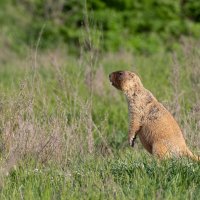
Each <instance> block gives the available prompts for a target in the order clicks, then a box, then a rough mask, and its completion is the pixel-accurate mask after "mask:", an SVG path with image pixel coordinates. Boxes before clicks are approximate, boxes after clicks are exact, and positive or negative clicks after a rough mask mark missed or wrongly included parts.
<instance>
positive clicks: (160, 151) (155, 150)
mask: <svg viewBox="0 0 200 200" xmlns="http://www.w3.org/2000/svg"><path fill="white" fill-rule="evenodd" d="M152 154H153V155H155V156H157V157H158V158H159V159H164V158H169V157H170V153H169V150H168V148H167V147H166V146H165V145H164V144H162V143H155V144H153V147H152Z"/></svg>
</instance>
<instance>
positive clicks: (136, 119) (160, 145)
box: [109, 71, 199, 160]
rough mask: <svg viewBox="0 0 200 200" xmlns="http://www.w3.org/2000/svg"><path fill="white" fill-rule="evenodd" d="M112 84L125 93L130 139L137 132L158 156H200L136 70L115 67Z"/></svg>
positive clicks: (193, 157)
mask: <svg viewBox="0 0 200 200" xmlns="http://www.w3.org/2000/svg"><path fill="white" fill-rule="evenodd" d="M109 78H110V81H111V82H112V85H113V86H114V87H116V88H117V89H119V90H122V91H123V93H124V94H125V95H126V98H127V101H128V110H129V132H128V137H129V143H130V145H131V146H133V145H134V140H135V138H136V135H137V134H138V135H139V138H140V140H141V142H142V144H143V146H144V147H145V148H146V150H147V151H148V152H149V153H151V154H153V155H156V156H158V157H159V158H164V157H171V156H176V157H179V156H188V157H191V158H192V159H194V160H199V158H198V157H197V156H195V155H194V154H193V153H192V152H191V151H190V150H189V149H188V147H187V146H186V143H185V140H184V137H183V134H182V132H181V129H180V128H179V126H178V124H177V122H176V121H175V119H174V118H173V116H172V115H171V114H170V113H169V112H168V111H167V109H166V108H165V107H164V106H163V105H162V104H161V103H159V102H158V101H157V100H156V98H155V97H154V96H153V95H152V94H151V92H149V91H148V90H147V89H145V88H144V87H143V85H142V83H141V81H140V79H139V77H138V76H137V75H136V74H134V73H133V72H129V71H116V72H113V73H111V74H110V75H109Z"/></svg>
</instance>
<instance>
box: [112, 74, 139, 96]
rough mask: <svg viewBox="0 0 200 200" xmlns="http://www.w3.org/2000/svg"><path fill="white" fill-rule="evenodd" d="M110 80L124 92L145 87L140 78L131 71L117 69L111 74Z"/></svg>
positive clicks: (135, 90)
mask: <svg viewBox="0 0 200 200" xmlns="http://www.w3.org/2000/svg"><path fill="white" fill-rule="evenodd" d="M109 79H110V82H111V83H112V85H113V86H114V87H116V88H117V89H119V90H122V91H123V92H125V93H127V92H137V91H140V90H141V89H142V87H143V85H142V83H141V81H140V78H139V77H138V76H137V75H136V74H134V73H133V72H130V71H116V72H113V73H111V74H110V75H109Z"/></svg>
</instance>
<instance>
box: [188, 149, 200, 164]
mask: <svg viewBox="0 0 200 200" xmlns="http://www.w3.org/2000/svg"><path fill="white" fill-rule="evenodd" d="M186 156H187V157H189V158H191V159H192V160H194V161H199V162H200V156H197V155H195V154H193V153H192V152H191V151H190V150H189V149H187V151H186Z"/></svg>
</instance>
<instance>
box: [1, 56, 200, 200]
mask: <svg viewBox="0 0 200 200" xmlns="http://www.w3.org/2000/svg"><path fill="white" fill-rule="evenodd" d="M52 53H53V54H55V55H56V56H55V57H56V60H57V62H58V63H57V64H55V63H56V62H55V63H54V62H52V57H51V56H49V54H45V53H44V52H43V53H40V54H38V60H37V68H36V69H35V70H33V68H32V67H31V66H34V63H32V64H31V63H25V64H24V60H23V59H22V60H20V59H19V60H17V61H16V62H15V60H14V61H13V60H12V59H10V60H9V59H8V63H7V64H6V65H5V66H2V67H1V68H0V88H1V100H0V134H1V145H0V147H1V172H0V175H1V179H0V186H1V187H0V189H1V193H0V199H6V200H7V199H199V198H200V184H199V183H200V165H199V163H196V162H192V161H191V160H187V159H181V160H166V161H162V162H161V161H158V160H156V159H155V158H153V156H151V155H149V154H148V153H146V152H145V150H144V149H143V147H142V146H141V144H140V142H139V140H137V142H136V147H135V148H134V149H132V148H130V147H129V145H128V142H127V130H128V113H127V104H126V99H125V97H124V96H123V95H122V94H121V93H120V91H117V90H116V89H114V88H113V87H112V86H111V85H110V83H109V81H108V74H109V73H110V72H112V71H114V70H119V69H127V70H133V71H136V72H137V73H138V74H139V75H140V77H141V79H142V81H143V83H144V85H145V87H146V88H148V89H149V90H151V91H152V92H153V94H154V95H155V96H156V97H157V98H158V99H159V100H160V101H164V102H165V103H166V104H167V105H168V107H169V108H171V109H172V111H174V110H173V105H174V104H176V102H175V101H174V96H173V95H174V94H175V93H176V92H177V94H180V93H182V91H184V93H183V96H181V99H179V101H178V103H179V105H181V106H182V107H181V111H180V113H178V115H177V116H178V120H179V121H180V122H181V126H182V129H183V130H184V132H186V133H185V136H186V139H187V141H188V143H189V145H190V147H191V148H192V149H199V146H198V145H199V143H198V140H199V127H198V124H197V122H198V120H199V115H198V112H196V113H195V112H194V110H192V109H191V108H195V106H197V105H199V104H198V98H199V94H198V93H196V92H197V91H200V90H198V89H199V87H198V84H196V85H194V84H193V75H192V73H191V74H190V75H191V76H189V75H188V76H185V74H186V72H187V73H190V72H191V71H195V70H196V73H195V74H197V73H199V71H198V69H197V68H195V66H196V65H189V63H191V62H193V59H192V60H190V58H189V57H188V60H184V61H183V60H182V59H180V58H181V55H183V53H181V52H179V54H180V58H177V62H178V63H179V65H180V66H183V67H182V68H180V69H179V70H180V74H179V75H180V77H177V76H173V74H172V71H173V70H172V69H173V68H172V66H174V64H173V63H172V62H171V58H172V57H171V55H169V54H159V55H154V56H150V57H146V56H135V57H133V56H132V55H129V54H122V55H121V54H118V55H112V54H111V55H104V56H102V57H100V58H99V59H98V62H97V63H96V64H95V65H93V68H91V67H88V66H91V65H90V64H91V62H93V61H92V60H89V61H87V60H85V59H83V58H82V59H78V58H75V57H70V56H67V57H66V56H65V54H63V53H59V54H56V53H55V52H52ZM86 56H87V55H86ZM194 56H195V58H196V59H197V61H196V62H197V63H198V61H199V60H198V57H197V56H196V55H194ZM187 66H189V67H187ZM176 69H178V68H177V66H176ZM90 70H92V71H93V77H94V80H93V81H92V85H93V93H92V97H91V91H90V86H89V85H88V74H89V73H90ZM170 77H171V79H172V83H171V81H170ZM175 79H177V81H176V80H175ZM177 82H178V84H180V85H179V90H178V91H174V89H173V88H174V85H173V84H177ZM192 86H193V87H192ZM194 90H195V92H194ZM188 94H190V95H188ZM194 94H196V96H194ZM185 105H188V106H185ZM171 106H172V107H171ZM176 114H177V113H176ZM188 120H190V121H188ZM190 122H192V123H193V124H190ZM91 133H92V134H91Z"/></svg>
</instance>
